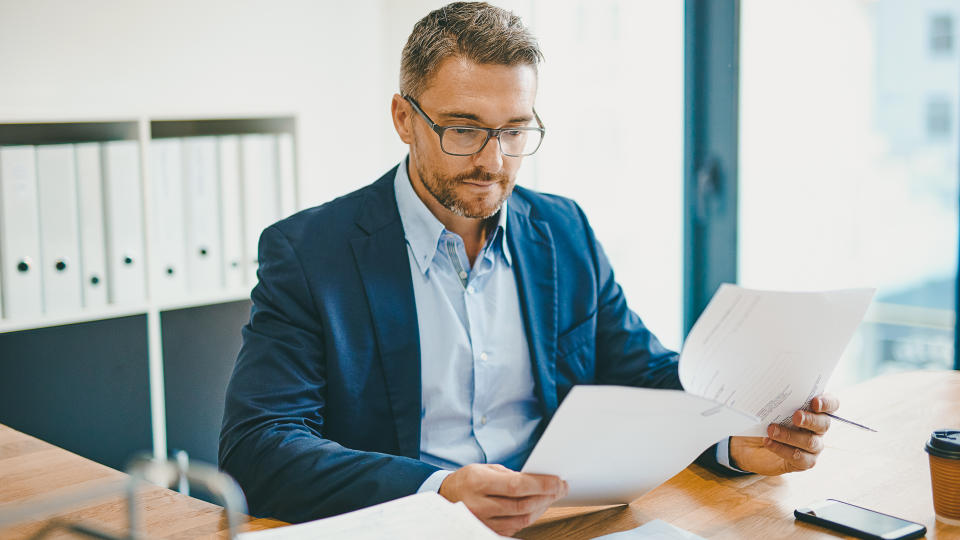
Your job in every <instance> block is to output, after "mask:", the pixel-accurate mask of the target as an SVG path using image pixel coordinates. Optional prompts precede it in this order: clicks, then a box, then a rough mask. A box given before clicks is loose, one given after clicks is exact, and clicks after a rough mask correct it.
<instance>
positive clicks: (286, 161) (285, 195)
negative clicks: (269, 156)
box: [277, 133, 297, 217]
mask: <svg viewBox="0 0 960 540" xmlns="http://www.w3.org/2000/svg"><path fill="white" fill-rule="evenodd" d="M277 161H278V165H279V174H280V217H287V216H289V215H291V214H293V213H294V212H296V211H297V173H296V169H297V168H296V161H295V159H294V152H293V135H291V134H289V133H281V134H279V135H277Z"/></svg>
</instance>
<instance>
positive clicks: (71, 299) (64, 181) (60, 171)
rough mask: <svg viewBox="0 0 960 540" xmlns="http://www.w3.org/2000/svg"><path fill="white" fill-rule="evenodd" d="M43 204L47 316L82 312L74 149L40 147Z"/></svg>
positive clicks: (42, 252)
mask: <svg viewBox="0 0 960 540" xmlns="http://www.w3.org/2000/svg"><path fill="white" fill-rule="evenodd" d="M37 194H38V198H39V201H40V260H42V261H43V308H44V313H45V314H48V315H56V314H63V313H74V312H77V311H80V308H81V307H82V305H83V301H82V294H81V289H80V235H79V234H78V230H77V229H78V228H79V225H80V222H79V220H78V218H77V176H76V162H75V161H74V155H73V145H70V144H53V145H44V146H38V147H37Z"/></svg>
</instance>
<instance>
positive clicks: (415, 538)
mask: <svg viewBox="0 0 960 540" xmlns="http://www.w3.org/2000/svg"><path fill="white" fill-rule="evenodd" d="M319 538H322V539H323V540H347V539H349V540H374V539H377V540H379V539H381V538H390V539H392V540H420V539H426V540H429V539H438V540H440V539H444V540H446V539H450V538H455V539H456V540H496V539H499V538H504V537H503V536H500V535H498V534H496V533H494V532H493V531H491V530H490V529H488V528H487V527H486V525H484V524H483V523H481V522H480V520H479V519H477V518H476V516H474V515H473V514H472V513H470V510H468V509H467V507H466V506H464V505H463V503H456V504H454V503H451V502H450V501H448V500H446V499H444V498H443V497H441V496H440V495H438V494H437V493H435V492H432V491H431V492H425V493H419V494H417V495H410V496H409V497H403V498H401V499H396V500H393V501H389V502H386V503H383V504H378V505H376V506H371V507H369V508H363V509H361V510H357V511H355V512H349V513H347V514H341V515H339V516H333V517H329V518H326V519H318V520H316V521H310V522H307V523H301V524H299V525H290V526H287V527H280V528H277V529H269V530H266V531H256V532H249V533H243V534H240V535H239V539H240V540H301V539H302V540H308V539H309V540H314V539H319Z"/></svg>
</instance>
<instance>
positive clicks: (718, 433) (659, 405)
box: [523, 386, 757, 506]
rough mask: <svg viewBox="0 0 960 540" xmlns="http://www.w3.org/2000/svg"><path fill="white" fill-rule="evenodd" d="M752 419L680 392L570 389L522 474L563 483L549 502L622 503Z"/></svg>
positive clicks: (671, 473) (627, 388) (626, 389)
mask: <svg viewBox="0 0 960 540" xmlns="http://www.w3.org/2000/svg"><path fill="white" fill-rule="evenodd" d="M756 423H757V419H756V418H754V417H752V416H750V415H747V414H744V413H741V412H739V411H736V410H734V409H731V408H729V407H723V406H720V405H718V404H716V403H714V402H712V401H710V400H709V399H706V398H703V397H700V396H696V395H693V394H689V393H687V392H683V391H681V390H659V389H652V388H630V387H624V386H575V387H574V388H573V390H571V391H570V393H569V394H568V395H567V397H566V399H564V400H563V403H562V404H560V407H559V408H558V409H557V412H556V414H554V416H553V419H552V420H551V421H550V424H549V425H548V426H547V429H546V430H545V431H544V433H543V436H542V437H541V438H540V441H539V442H538V443H537V446H536V447H535V448H534V449H533V452H532V453H531V454H530V457H529V458H528V459H527V462H526V464H524V466H523V472H528V473H540V474H554V475H558V476H560V477H561V478H563V479H564V480H566V481H567V483H568V484H569V485H570V493H569V494H568V495H567V497H565V498H563V499H561V500H559V501H557V503H556V505H557V506H578V505H601V504H619V503H628V502H630V501H632V500H634V499H637V498H638V497H640V496H642V495H643V494H644V493H646V492H648V491H650V490H652V489H653V488H655V487H657V486H659V485H660V484H662V483H663V482H665V481H667V480H668V479H669V478H670V477H672V476H673V475H675V474H677V473H678V472H680V471H682V470H683V469H684V468H685V467H686V466H687V465H689V464H690V462H692V461H693V460H694V459H696V458H697V456H698V455H700V452H702V451H703V450H704V449H706V448H707V447H708V446H710V445H712V444H714V443H715V442H717V441H719V440H720V439H722V438H724V437H726V436H727V435H729V434H730V433H738V432H740V431H743V430H745V429H747V428H748V427H749V426H751V425H754V424H756Z"/></svg>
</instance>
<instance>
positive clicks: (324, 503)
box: [219, 169, 706, 521]
mask: <svg viewBox="0 0 960 540" xmlns="http://www.w3.org/2000/svg"><path fill="white" fill-rule="evenodd" d="M394 174H395V169H394V170H391V171H390V172H388V173H387V174H385V175H384V176H383V177H382V178H380V179H379V180H378V181H376V182H375V183H373V184H371V185H369V186H367V187H364V188H362V189H360V190H358V191H355V192H354V193H351V194H349V195H346V196H343V197H341V198H339V199H336V200H334V201H331V202H329V203H327V204H324V205H322V206H318V207H315V208H311V209H308V210H304V211H302V212H300V213H298V214H296V215H294V216H292V217H289V218H287V219H284V220H283V221H280V222H279V223H276V224H274V225H272V226H271V227H269V228H267V229H266V230H265V231H263V234H262V235H261V237H260V255H259V259H260V270H259V277H260V282H259V284H258V285H257V286H256V288H254V290H253V293H252V299H253V309H252V310H251V316H250V322H249V323H248V324H247V325H246V326H244V328H243V348H242V349H241V351H240V355H239V358H238V359H237V363H236V366H235V368H234V372H233V375H232V377H231V379H230V384H229V387H228V389H227V399H226V409H225V412H224V418H223V428H222V431H221V435H220V458H219V459H220V467H221V468H222V469H223V470H225V471H227V472H228V473H230V474H231V475H233V477H234V478H236V479H237V481H238V482H239V483H240V485H241V487H243V489H244V491H245V492H246V495H247V498H248V501H249V505H250V509H251V511H252V513H254V514H256V515H270V516H274V517H277V518H279V519H283V520H286V521H305V520H308V519H315V518H318V517H323V516H329V515H332V514H338V513H342V512H346V511H349V510H354V509H357V508H360V507H364V506H369V505H372V504H376V503H380V502H383V501H387V500H390V499H394V498H398V497H402V496H405V495H409V494H412V493H415V492H416V490H417V488H418V487H419V486H420V484H421V483H423V481H424V480H426V478H427V477H428V476H430V474H432V473H433V472H434V471H435V470H437V469H436V467H433V466H431V465H428V464H426V463H423V462H421V461H419V460H418V457H419V453H420V448H419V446H420V411H421V405H420V342H419V331H418V327H417V312H416V305H415V303H414V297H413V285H412V281H411V275H410V263H409V260H408V257H407V247H406V243H405V240H404V232H403V226H402V224H401V221H400V215H399V212H398V210H397V202H396V198H395V195H394V187H393V183H394ZM507 206H508V212H509V214H508V217H507V219H508V223H509V225H508V227H507V245H508V246H509V249H510V251H511V254H512V255H513V260H514V268H515V272H516V278H517V285H518V289H519V293H520V303H521V305H522V308H523V309H522V311H523V320H524V325H525V329H526V332H527V337H528V341H529V346H530V358H531V361H532V363H533V366H532V367H533V374H534V378H535V380H536V394H537V398H538V399H539V402H540V407H541V409H542V412H543V417H544V422H543V425H542V426H541V428H540V429H541V432H542V429H543V427H545V425H546V423H547V421H549V419H550V417H551V416H552V415H553V413H554V412H555V411H556V409H557V405H558V404H559V403H560V402H561V401H562V400H563V398H564V396H566V394H567V393H568V392H569V391H570V389H571V387H572V386H573V385H575V384H584V383H586V384H619V385H633V386H648V387H667V388H680V381H679V378H678V375H677V364H676V360H677V356H676V354H675V353H673V352H671V351H668V350H666V349H664V348H663V347H662V346H661V345H660V343H659V342H658V341H657V339H656V338H655V337H654V336H653V335H652V334H651V333H650V332H649V331H648V330H647V329H646V327H644V325H643V323H642V322H641V321H640V319H639V318H638V317H637V316H636V315H635V314H634V313H633V312H632V311H630V310H629V309H628V308H627V303H626V301H625V300H624V296H623V292H622V291H621V289H620V286H619V285H617V283H616V282H615V281H614V278H613V271H612V270H611V268H610V264H609V262H608V261H607V258H606V256H605V255H604V254H603V252H602V251H601V249H600V246H599V245H598V243H597V241H596V239H595V238H594V234H593V231H592V230H591V228H590V226H589V224H588V223H587V219H586V217H585V216H584V214H583V212H582V211H581V210H580V208H579V207H578V206H577V205H576V204H575V203H574V202H572V201H570V200H568V199H564V198H562V197H557V196H552V195H545V194H541V193H537V192H534V191H531V190H528V189H524V188H521V187H517V188H515V190H514V192H513V194H512V195H511V197H510V201H509V204H508V205H507ZM705 454H706V453H705Z"/></svg>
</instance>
